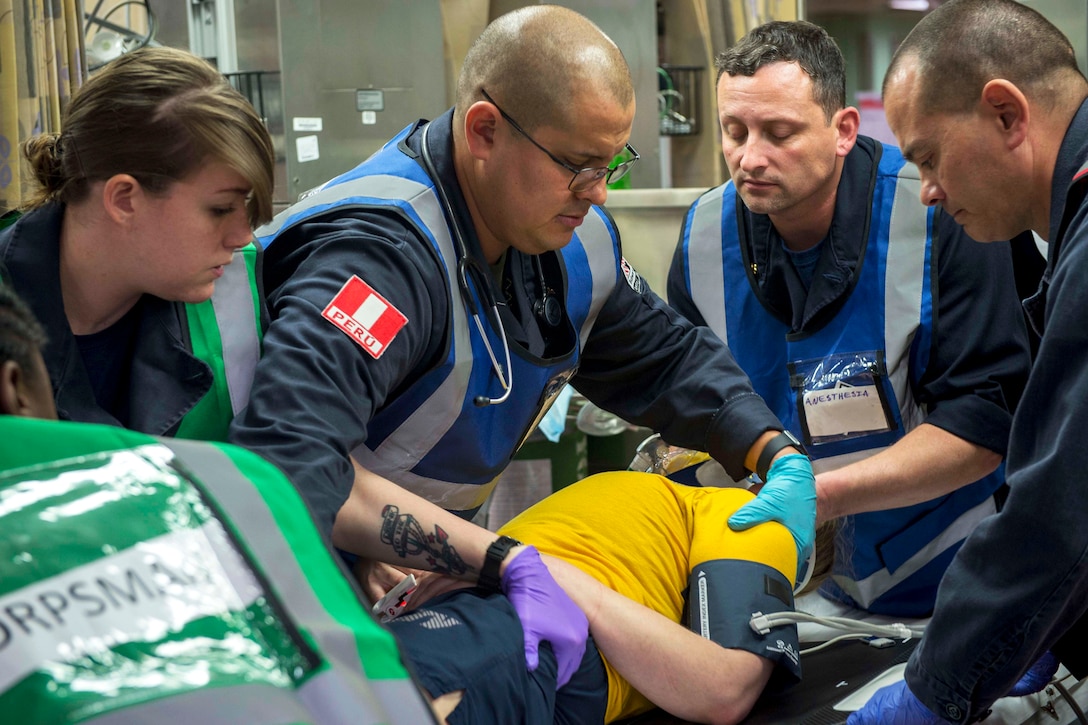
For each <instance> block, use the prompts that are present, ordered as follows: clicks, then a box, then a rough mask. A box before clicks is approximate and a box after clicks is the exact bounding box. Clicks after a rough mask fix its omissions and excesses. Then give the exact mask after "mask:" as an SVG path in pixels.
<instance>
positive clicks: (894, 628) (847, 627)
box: [748, 612, 925, 641]
mask: <svg viewBox="0 0 1088 725" xmlns="http://www.w3.org/2000/svg"><path fill="white" fill-rule="evenodd" d="M797 622H811V623H813V624H822V625H824V626H825V627H831V628H832V629H841V630H844V631H846V632H851V633H854V634H864V635H872V636H878V637H891V638H894V639H901V640H903V641H906V640H908V639H910V638H911V637H921V636H922V634H923V633H924V632H925V627H910V626H908V625H906V624H903V623H902V622H895V623H893V624H873V623H872V622H865V621H862V620H858V619H850V618H848V617H817V616H815V615H812V614H806V613H805V612H772V613H771V614H763V613H762V612H755V613H754V614H752V618H751V619H750V620H749V622H748V625H749V626H750V627H751V628H752V630H754V631H755V632H756V633H757V634H767V633H768V632H770V631H771V628H772V627H782V626H785V625H788V624H796V623H797Z"/></svg>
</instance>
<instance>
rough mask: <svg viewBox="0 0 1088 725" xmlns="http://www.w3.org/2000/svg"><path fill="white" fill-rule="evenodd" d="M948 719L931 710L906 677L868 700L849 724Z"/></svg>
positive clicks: (912, 724)
mask: <svg viewBox="0 0 1088 725" xmlns="http://www.w3.org/2000/svg"><path fill="white" fill-rule="evenodd" d="M947 722H948V721H947V720H942V719H941V718H939V717H937V716H936V715H934V714H933V713H932V712H930V710H929V708H928V707H926V706H925V705H923V704H922V701H921V700H919V699H918V698H917V697H915V696H914V693H913V692H911V691H910V688H909V687H907V683H906V682H904V681H903V680H900V681H899V682H896V683H895V684H893V685H888V686H887V687H882V688H880V689H879V690H877V691H876V692H874V693H873V696H872V697H870V698H869V701H868V702H866V703H865V705H864V706H863V707H862V708H861V709H860V710H858V711H857V712H854V713H851V714H850V717H849V718H847V720H846V725H941V724H942V723H947Z"/></svg>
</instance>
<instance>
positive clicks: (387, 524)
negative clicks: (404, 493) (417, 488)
mask: <svg viewBox="0 0 1088 725" xmlns="http://www.w3.org/2000/svg"><path fill="white" fill-rule="evenodd" d="M381 536H382V543H385V544H389V545H390V546H391V547H393V551H394V552H396V553H397V555H398V556H400V557H402V558H406V557H409V556H416V555H422V556H425V557H426V559H427V563H428V564H429V565H430V567H431V569H432V570H433V571H437V572H439V573H441V574H454V575H456V574H464V573H465V572H467V571H469V569H470V568H471V567H469V566H468V564H466V563H465V561H464V559H462V558H461V556H460V554H458V553H457V549H455V548H454V547H453V544H451V543H450V537H449V534H447V533H446V532H445V531H444V530H443V529H442V527H441V526H439V525H438V524H435V527H434V533H433V534H428V533H425V532H424V531H423V526H421V525H420V523H419V521H418V520H417V519H416V517H415V516H412V514H402V513H401V512H400V509H399V508H397V507H396V506H394V505H393V504H386V506H385V508H383V509H382V532H381Z"/></svg>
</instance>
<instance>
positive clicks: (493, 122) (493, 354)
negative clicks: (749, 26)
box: [231, 5, 815, 685]
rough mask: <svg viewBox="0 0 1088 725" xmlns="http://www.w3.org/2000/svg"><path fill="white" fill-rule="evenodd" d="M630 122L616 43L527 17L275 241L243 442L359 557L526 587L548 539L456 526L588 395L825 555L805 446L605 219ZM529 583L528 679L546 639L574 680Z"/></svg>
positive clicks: (556, 14)
mask: <svg viewBox="0 0 1088 725" xmlns="http://www.w3.org/2000/svg"><path fill="white" fill-rule="evenodd" d="M634 114H635V101H634V91H633V87H632V83H631V77H630V72H629V70H628V67H627V63H626V61H625V60H624V58H623V55H622V53H621V52H620V50H619V48H617V47H616V45H615V43H613V42H612V41H611V40H610V39H609V38H608V37H607V36H606V35H604V33H602V32H601V30H600V29H599V28H598V27H597V26H595V25H594V24H593V23H591V22H590V21H588V20H587V19H586V18H585V17H583V16H581V15H579V14H578V13H576V12H574V11H571V10H569V9H566V8H562V7H558V6H549V5H537V6H530V7H527V8H522V9H519V10H516V11H513V12H511V13H508V14H506V15H503V16H501V17H500V18H498V19H497V20H495V21H494V22H492V23H491V24H490V25H489V26H488V27H487V28H486V29H485V30H484V31H483V33H482V34H481V35H480V37H479V38H478V39H477V40H476V42H475V43H474V45H473V46H472V48H471V49H470V50H469V52H468V54H467V56H466V58H465V61H464V64H463V66H462V71H461V75H460V78H459V80H458V86H457V91H456V105H455V107H454V108H452V109H450V110H449V111H447V112H446V113H444V114H443V115H441V116H439V117H438V118H436V119H434V120H432V121H425V120H420V121H417V122H414V123H412V124H410V125H409V126H407V127H406V128H405V129H404V130H403V131H402V132H401V133H400V134H398V135H397V136H396V137H395V138H393V139H392V140H390V141H389V142H388V143H387V144H386V145H385V146H384V147H383V148H382V149H381V150H380V151H379V152H378V153H376V154H375V155H374V156H373V157H371V158H370V159H368V160H366V161H365V162H363V163H362V164H360V165H359V166H358V167H356V168H355V169H353V170H351V171H349V172H347V173H345V174H343V175H341V176H339V177H337V178H335V179H333V180H331V181H329V182H328V183H326V184H324V185H323V186H322V187H320V188H319V189H317V190H316V191H315V192H314V193H312V194H309V195H307V196H306V197H305V198H304V199H302V200H301V201H300V202H299V203H297V204H295V205H294V206H292V207H290V208H289V209H287V210H285V211H284V212H283V213H281V214H280V215H279V216H277V217H276V218H275V219H274V220H273V221H272V222H271V223H270V224H268V225H266V226H265V227H263V228H261V229H258V230H257V237H258V239H259V241H260V243H261V245H262V247H263V248H264V251H265V254H264V264H265V267H264V270H265V283H266V290H267V293H268V295H269V300H268V301H269V309H270V311H271V315H272V320H271V325H270V327H269V329H268V332H267V334H266V336H265V339H264V357H263V359H262V360H261V362H260V364H259V365H258V367H257V371H256V376H255V379H254V382H253V389H252V397H251V400H250V404H249V407H248V408H247V410H246V411H245V413H243V414H242V415H241V416H239V418H238V419H236V420H235V422H234V424H233V426H232V430H231V440H232V441H233V442H235V443H238V444H241V445H243V446H246V447H248V448H251V449H253V450H255V451H257V452H258V453H260V454H262V455H263V456H265V457H267V458H268V459H269V460H271V461H273V462H274V463H276V464H277V465H279V466H280V467H281V468H283V470H284V471H285V472H286V473H287V474H288V476H289V477H290V478H291V479H292V480H293V481H294V483H295V485H296V486H298V488H299V489H300V490H301V492H302V494H303V496H304V497H305V498H306V499H307V501H308V503H309V504H310V506H311V507H312V508H313V510H314V514H315V517H316V520H317V522H318V524H319V525H320V526H322V527H323V528H324V529H325V531H326V532H329V533H330V534H331V536H332V539H333V542H334V543H335V544H336V545H337V546H339V547H340V548H341V549H342V550H344V551H346V552H349V553H350V554H354V555H358V556H360V557H363V558H364V560H366V561H375V562H386V563H389V564H394V565H400V566H405V567H415V568H420V569H426V570H431V571H438V572H442V573H447V574H451V575H454V576H457V577H459V578H462V579H466V580H470V581H477V580H478V581H479V583H480V586H481V587H483V588H484V589H498V588H500V587H501V588H503V590H504V591H505V590H506V589H508V588H509V587H510V586H512V585H511V584H509V583H508V579H509V578H510V572H511V571H516V572H523V571H524V570H525V569H527V568H528V565H526V564H525V561H526V560H528V559H529V558H530V557H533V556H535V551H534V550H533V549H532V547H531V546H523V545H520V543H519V542H516V541H514V540H513V539H509V538H508V537H501V538H499V539H498V540H496V537H495V535H494V534H492V533H489V532H487V531H486V530H484V529H482V528H480V529H477V528H476V527H461V526H458V527H456V533H455V534H454V533H451V529H452V528H454V527H450V526H446V525H443V524H441V522H442V521H443V520H444V519H443V516H448V512H452V513H454V514H456V515H457V516H459V517H461V518H462V519H471V518H472V517H473V516H474V515H475V513H476V512H477V511H478V510H479V509H480V507H481V505H482V504H483V503H484V502H485V501H486V500H487V498H488V497H489V495H490V494H491V492H492V490H493V488H494V486H495V483H496V481H497V479H498V476H499V474H501V473H502V471H503V470H504V469H505V468H506V466H507V465H508V463H509V462H510V460H511V459H512V458H513V457H514V454H515V453H516V452H517V450H518V448H519V447H520V446H521V444H522V443H523V442H524V440H525V438H526V437H527V436H528V435H529V434H530V433H531V432H532V431H533V429H534V428H535V427H536V425H537V423H538V422H539V420H540V418H541V417H542V416H543V414H544V413H545V412H546V411H547V409H548V407H549V406H550V405H551V403H552V401H553V400H554V399H555V397H556V396H557V395H558V394H559V392H560V391H561V390H562V388H563V387H564V385H566V384H568V383H570V384H571V385H573V386H574V387H575V388H577V390H578V391H579V392H581V393H582V394H584V395H585V396H586V397H587V398H588V399H589V400H591V401H593V402H594V403H595V404H597V405H598V406H600V407H601V408H603V409H605V410H609V411H612V412H614V413H616V414H617V415H620V416H622V417H623V418H624V419H626V420H628V421H631V422H633V423H637V424H639V425H644V426H647V427H649V428H652V429H654V430H656V431H659V432H660V433H661V434H662V436H663V437H664V438H665V439H666V440H667V441H669V442H670V443H673V444H675V445H679V446H685V447H690V448H696V449H699V450H705V451H707V452H709V453H710V454H711V455H713V456H714V457H715V458H716V459H717V460H719V461H720V462H721V463H722V465H723V466H724V467H725V469H726V470H727V471H729V472H730V473H731V474H733V476H734V477H735V478H737V479H741V478H743V477H744V476H746V475H747V474H748V473H749V471H755V472H757V473H759V474H760V475H761V476H762V477H763V479H764V480H765V481H767V483H766V485H765V486H764V487H763V491H762V493H761V494H760V496H759V497H758V498H757V499H755V500H754V501H753V502H752V503H750V504H749V505H748V506H746V507H745V508H743V509H742V510H741V511H739V512H738V513H737V514H736V515H735V516H734V517H733V519H732V524H731V525H733V526H735V527H736V528H738V529H744V528H748V527H751V526H754V525H756V524H757V523H760V522H762V521H764V520H767V519H768V518H769V515H768V514H767V513H766V512H765V510H766V509H770V508H772V507H770V506H767V500H768V499H771V498H774V499H778V500H780V501H785V502H786V504H787V505H785V506H780V507H779V508H778V509H777V510H781V511H788V512H789V515H788V516H786V517H782V518H784V519H785V520H782V521H781V523H783V524H785V525H786V527H787V528H788V529H789V530H790V532H791V533H792V535H793V537H794V539H795V543H796V545H797V549H798V554H799V556H800V558H801V559H802V560H804V559H805V557H806V556H807V553H808V551H809V549H810V548H811V541H812V537H813V533H814V521H815V492H814V484H813V477H812V469H811V466H810V465H809V461H808V458H807V456H805V455H803V452H802V451H801V450H799V449H798V445H799V444H797V443H796V441H794V440H792V439H791V438H790V437H789V436H787V435H785V434H784V433H783V432H782V424H781V423H780V422H779V421H778V419H777V418H776V417H775V416H774V415H773V414H772V413H771V411H770V410H769V409H768V408H767V406H766V405H765V404H764V402H763V400H762V399H760V398H759V397H758V396H757V395H756V394H755V393H754V391H753V390H752V388H751V386H750V384H749V382H748V379H747V377H746V376H745V375H744V374H743V373H742V371H741V370H740V368H739V367H738V366H737V364H736V363H735V361H734V360H733V358H732V356H731V355H730V353H729V351H728V349H727V348H726V347H725V345H724V344H723V343H721V342H720V341H719V340H718V339H716V338H715V336H714V335H713V334H712V333H710V332H709V331H707V330H702V329H697V328H695V327H693V326H692V325H690V324H688V323H687V322H685V321H683V320H682V319H681V318H680V317H679V316H678V315H677V314H676V313H674V312H673V311H671V310H670V308H669V307H668V306H667V305H666V304H665V303H664V302H663V301H662V300H661V299H660V298H658V296H657V295H656V294H654V293H653V292H652V291H651V290H650V289H649V288H648V286H647V285H646V283H645V282H644V281H643V280H642V278H641V277H640V276H639V275H638V273H637V272H636V271H635V270H634V269H632V268H631V266H630V265H629V264H628V263H627V262H626V261H625V260H624V259H623V256H622V253H621V249H620V239H619V233H618V231H617V229H616V226H615V224H614V223H613V221H612V219H611V218H610V217H609V215H608V214H607V212H605V211H604V209H603V208H602V205H603V204H604V202H605V198H606V196H607V187H606V184H607V183H608V182H609V181H616V180H617V179H618V178H620V177H622V176H623V175H624V174H626V173H627V172H628V170H629V169H630V168H631V166H632V165H633V164H634V163H636V162H637V160H638V152H637V151H635V149H634V148H633V147H632V146H631V145H630V143H629V142H628V139H629V137H630V134H631V127H632V121H633V119H634ZM515 118H516V119H517V121H515V120H514V119H515ZM620 154H625V155H626V156H625V157H624V156H621V159H623V158H625V159H626V160H622V161H620V162H618V163H615V162H614V160H615V159H616V157H617V156H618V155H620ZM353 459H354V460H353ZM355 465H358V466H360V467H361V468H362V469H364V470H366V471H369V472H371V473H373V474H376V475H375V476H366V477H363V476H357V475H356V469H355ZM526 543H527V544H531V543H532V542H526ZM526 550H528V551H529V552H531V553H530V554H529V555H528V556H527V555H526V554H525V553H523V552H525V551H526ZM535 561H539V558H537V559H535ZM519 562H521V563H520V564H519ZM532 571H533V572H536V573H538V574H539V575H540V576H539V578H537V579H534V580H533V581H534V582H536V584H538V585H539V589H533V590H532V593H531V594H526V595H524V596H521V597H516V596H511V597H510V599H511V602H512V604H513V607H514V609H515V610H516V611H517V613H518V615H519V617H520V619H521V623H522V625H523V626H524V627H525V640H526V657H527V662H528V665H529V667H530V669H532V668H533V667H534V666H535V664H536V656H537V649H536V648H537V644H538V642H539V641H548V642H550V643H551V645H552V649H553V650H555V654H556V656H557V657H558V659H559V675H560V676H559V678H558V680H559V684H560V685H562V684H563V683H564V682H566V679H567V678H569V676H570V674H571V673H572V672H573V670H574V668H575V667H576V666H577V664H578V662H579V660H580V658H581V651H582V650H581V646H582V645H584V639H585V619H584V617H582V618H581V619H579V616H578V613H577V608H576V607H574V606H573V604H572V603H571V602H570V601H569V600H567V599H565V598H564V596H563V595H562V592H561V591H556V590H555V589H552V587H555V585H554V581H553V580H551V579H550V577H549V576H548V575H547V572H546V570H544V567H543V565H542V564H541V565H539V568H533V569H532ZM384 573H386V574H389V573H390V572H389V571H388V570H384ZM519 576H522V577H524V574H520V575H519ZM370 581H371V582H372V584H373V587H372V589H371V590H370V591H369V592H368V593H370V594H371V595H372V596H373V595H376V594H377V593H378V592H380V591H381V590H382V588H383V584H384V583H387V582H385V581H382V580H380V579H379V578H377V577H372V578H371V579H370ZM515 588H516V587H515ZM556 589H557V587H556ZM540 591H547V592H549V594H548V595H546V596H543V595H538V594H539V592H540ZM507 593H508V594H509V592H507ZM566 625H570V628H569V631H564V629H563V628H564V627H565V626H566ZM574 630H578V631H580V632H581V642H579V638H578V635H577V634H576V633H575V632H574Z"/></svg>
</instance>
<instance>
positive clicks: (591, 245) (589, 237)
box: [537, 210, 624, 423]
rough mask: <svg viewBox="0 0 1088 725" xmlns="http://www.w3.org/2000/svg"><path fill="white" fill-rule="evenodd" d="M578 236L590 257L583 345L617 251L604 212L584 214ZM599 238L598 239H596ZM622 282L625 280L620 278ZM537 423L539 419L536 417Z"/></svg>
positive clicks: (608, 284) (605, 293)
mask: <svg viewBox="0 0 1088 725" xmlns="http://www.w3.org/2000/svg"><path fill="white" fill-rule="evenodd" d="M578 238H579V239H580V240H581V241H582V249H584V250H585V252H586V259H587V260H588V261H589V272H590V274H591V275H592V277H593V298H592V299H591V300H590V303H589V313H588V314H587V315H586V320H585V322H583V323H582V329H581V332H580V333H579V336H578V339H579V340H580V342H581V347H583V348H584V347H585V346H586V340H588V339H589V333H590V332H591V331H592V330H593V323H595V322H596V321H597V315H598V314H600V312H601V308H602V307H603V306H604V303H605V300H607V299H608V295H609V294H610V293H611V291H612V286H613V285H614V284H616V253H615V251H614V248H613V246H612V234H611V231H610V229H609V226H608V222H607V221H605V217H604V215H603V214H601V213H598V212H597V211H596V210H593V211H590V213H589V214H587V215H586V217H585V221H583V222H582V226H581V228H580V229H579V232H578ZM598 239H599V240H600V241H597V240H598ZM620 283H621V284H624V282H622V281H621V282H620ZM537 422H538V423H539V421H537Z"/></svg>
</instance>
